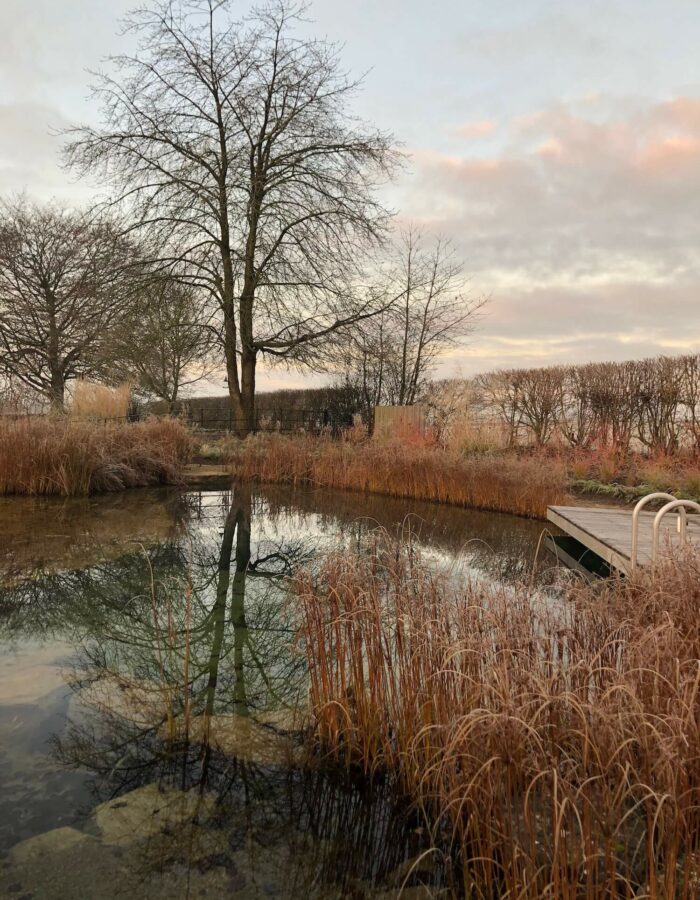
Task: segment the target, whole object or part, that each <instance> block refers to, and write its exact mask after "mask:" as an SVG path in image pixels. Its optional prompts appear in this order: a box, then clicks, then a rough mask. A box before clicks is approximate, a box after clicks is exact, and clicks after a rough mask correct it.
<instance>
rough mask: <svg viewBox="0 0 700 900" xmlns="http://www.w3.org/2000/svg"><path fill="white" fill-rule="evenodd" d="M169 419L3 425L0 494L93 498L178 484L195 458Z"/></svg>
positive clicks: (49, 418) (186, 435)
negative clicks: (94, 494)
mask: <svg viewBox="0 0 700 900" xmlns="http://www.w3.org/2000/svg"><path fill="white" fill-rule="evenodd" d="M191 449H192V448H191V438H190V435H189V433H188V431H187V429H186V428H185V427H184V426H183V425H181V424H180V423H179V422H176V421H174V420H171V419H162V420H161V419H149V420H146V421H145V422H140V423H134V424H128V423H120V424H114V423H108V424H102V425H99V424H90V423H88V422H81V421H77V420H73V419H70V418H63V417H53V416H47V417H33V418H23V419H18V420H14V421H10V422H5V423H2V424H0V494H61V495H63V496H69V495H74V494H92V493H99V492H101V491H120V490H123V489H124V488H128V487H142V486H145V485H149V484H176V483H179V482H180V481H181V480H182V469H183V466H184V464H185V463H186V462H187V461H188V460H189V458H190V454H191Z"/></svg>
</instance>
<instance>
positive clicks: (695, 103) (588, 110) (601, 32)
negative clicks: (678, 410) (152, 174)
mask: <svg viewBox="0 0 700 900" xmlns="http://www.w3.org/2000/svg"><path fill="white" fill-rule="evenodd" d="M133 5H134V0H110V2H109V3H107V2H102V0H61V2H60V3H56V2H55V0H33V2H32V3H27V2H26V0H2V2H1V3H0V194H7V193H10V192H14V191H20V190H26V191H27V192H28V193H29V194H30V195H32V196H35V197H37V199H48V198H50V197H57V198H59V199H62V200H65V201H67V202H69V203H79V202H83V201H85V200H88V199H89V197H90V196H91V193H92V191H93V190H94V188H93V186H91V185H90V184H88V183H79V184H78V183H75V182H74V181H72V180H71V178H69V177H68V176H67V174H66V173H65V172H64V171H63V170H62V169H61V166H60V138H59V137H57V136H56V135H55V131H56V129H58V128H61V127H62V126H65V125H67V124H70V123H73V122H85V121H90V122H95V121H97V108H96V106H95V104H94V103H93V102H91V100H90V97H89V85H90V81H91V78H90V75H89V73H88V72H87V71H86V70H88V69H95V68H97V67H99V66H100V64H101V61H102V60H103V59H104V58H105V57H107V56H109V55H110V54H113V53H118V52H120V51H121V50H123V49H125V48H126V45H125V43H124V41H125V39H124V38H123V37H120V35H119V21H118V20H119V17H120V16H121V15H122V14H123V13H125V12H126V11H128V10H129V9H130V8H131V7H132V6H133ZM241 8H242V4H241ZM234 9H235V3H234ZM309 16H310V17H311V18H313V20H314V22H313V24H312V25H310V26H308V27H309V28H310V29H311V30H313V31H314V32H315V33H316V34H320V35H324V36H327V37H328V38H329V39H331V40H334V41H340V42H342V43H343V45H344V46H343V50H342V60H343V63H344V65H345V66H346V67H347V68H348V69H349V70H350V71H352V72H353V73H357V74H359V73H366V74H365V79H364V86H363V89H362V91H361V93H360V94H359V95H358V97H357V100H356V111H357V112H358V114H359V115H360V116H362V117H363V118H365V119H367V120H369V121H371V122H373V123H374V124H376V125H378V126H380V127H382V128H383V129H388V130H390V131H391V132H393V133H394V134H395V136H396V138H397V141H399V142H400V143H401V147H402V150H403V151H404V152H405V154H406V157H407V159H406V166H405V168H404V170H403V172H402V173H401V175H400V176H399V178H398V180H397V182H396V183H395V184H394V185H393V186H392V187H391V188H390V189H389V190H388V193H387V197H386V199H387V202H388V203H389V204H390V205H391V206H392V207H393V208H394V209H395V210H396V211H397V220H398V223H399V224H408V223H412V224H413V225H417V226H419V227H421V228H423V229H424V230H425V231H426V232H427V233H428V234H430V235H432V234H435V235H441V236H444V237H448V238H450V239H451V240H452V241H453V242H454V244H455V247H456V248H457V250H458V252H459V255H460V257H461V258H462V259H463V261H464V269H465V272H466V273H467V274H468V276H469V280H470V289H471V291H472V293H473V294H475V295H487V296H488V297H489V298H490V300H489V303H488V305H487V311H486V314H485V316H484V318H483V320H482V322H481V324H480V326H479V329H478V330H477V331H476V333H475V334H473V335H472V337H471V338H470V339H469V341H468V343H467V344H466V345H465V346H463V347H460V348H459V349H458V350H456V351H455V352H454V353H452V354H451V355H450V356H449V357H448V358H446V359H444V360H443V362H442V363H441V366H440V370H439V373H438V374H439V375H442V376H453V375H465V376H468V375H470V374H473V373H476V372H479V371H486V370H488V369H493V368H500V367H505V366H507V367H511V366H531V365H546V364H549V363H575V362H585V361H589V360H603V359H633V358H639V357H642V356H649V355H655V354H659V353H665V354H676V353H683V352H686V351H698V350H700V62H699V57H698V47H700V0H635V2H631V0H586V2H585V3H581V2H580V0H441V2H440V3H428V2H425V0H423V2H418V0H402V2H399V0H380V2H378V0H353V2H347V0H314V2H312V3H311V4H310V10H309ZM302 381H303V378H302V376H300V375H299V374H298V373H284V372H280V371H275V372H272V373H270V374H267V375H263V377H262V378H261V385H262V386H263V387H283V386H287V387H294V386H299V385H300V384H301V383H302Z"/></svg>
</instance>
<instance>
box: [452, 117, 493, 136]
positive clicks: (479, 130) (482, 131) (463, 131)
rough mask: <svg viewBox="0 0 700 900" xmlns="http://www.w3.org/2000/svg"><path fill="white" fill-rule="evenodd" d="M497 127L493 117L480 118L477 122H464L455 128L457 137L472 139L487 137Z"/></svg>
mask: <svg viewBox="0 0 700 900" xmlns="http://www.w3.org/2000/svg"><path fill="white" fill-rule="evenodd" d="M497 127H498V123H497V122H496V121H494V120H493V119H481V120H480V121H478V122H466V123H465V124H464V125H460V127H459V128H458V129H457V132H456V133H457V134H458V135H459V137H463V138H467V139H468V140H473V139H474V138H482V137H487V136H488V135H489V134H493V132H494V131H495V130H496V128H497Z"/></svg>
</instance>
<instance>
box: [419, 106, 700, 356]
mask: <svg viewBox="0 0 700 900" xmlns="http://www.w3.org/2000/svg"><path fill="white" fill-rule="evenodd" d="M414 168H415V171H414V173H413V178H412V180H411V183H410V184H406V185H405V187H404V195H403V197H402V207H403V212H404V217H405V218H410V217H411V216H413V217H415V218H417V219H418V220H419V221H422V222H423V223H424V225H425V227H427V228H428V229H429V230H431V231H434V232H436V233H442V234H447V235H449V236H450V237H451V238H452V239H453V240H454V241H455V242H456V243H457V244H458V245H459V246H460V248H461V251H462V253H463V256H464V259H465V261H466V269H467V271H468V272H469V273H470V275H471V282H472V285H473V286H474V289H475V290H477V291H482V292H484V293H488V292H491V293H492V294H493V298H494V299H493V302H492V304H491V315H490V316H489V317H488V318H487V320H486V322H485V324H484V325H483V327H482V329H481V330H480V334H481V335H482V336H483V340H484V341H485V342H486V343H487V345H488V346H489V347H490V348H491V351H493V352H489V353H486V354H484V355H483V358H482V359H481V360H480V362H481V363H485V362H486V361H487V359H488V360H494V359H496V358H498V357H499V356H501V355H502V357H503V358H504V359H508V360H509V362H510V363H511V364H512V363H516V362H517V361H518V360H520V361H524V360H526V359H527V360H533V359H537V360H541V361H546V360H549V359H551V360H553V361H554V360H556V361H565V360H569V361H571V360H573V359H576V360H578V361H581V360H586V359H593V358H601V355H600V354H601V352H602V353H604V357H603V358H606V357H611V358H630V357H631V356H632V355H634V354H635V353H645V354H649V353H655V352H669V348H671V347H674V346H675V347H679V348H680V347H682V348H684V349H692V348H694V347H695V348H698V349H700V317H699V316H698V308H699V302H700V216H698V214H697V197H698V196H700V98H697V97H693V96H679V97H674V98H672V99H669V100H667V101H664V102H659V103H646V104H644V103H642V102H640V101H638V100H635V101H629V102H628V103H622V102H621V101H620V100H619V99H612V98H603V97H592V98H588V99H586V100H585V101H583V100H581V101H572V102H571V103H569V104H565V103H558V104H556V105H553V106H552V107H550V108H547V109H543V110H541V111H539V112H536V113H533V114H530V115H528V116H526V117H518V118H513V119H512V120H511V121H510V123H509V126H508V129H507V140H506V143H504V145H503V147H502V149H501V150H500V151H499V152H497V153H490V154H488V155H487V154H480V155H478V154H471V155H463V156H455V155H454V154H452V155H449V156H447V155H442V154H439V153H435V152H429V153H425V152H423V153H416V154H415V155H414ZM516 338H517V339H518V340H521V341H522V343H520V344H518V343H513V341H514V340H515V339H516ZM479 340H480V338H479V337H478V336H477V338H476V339H475V343H474V345H473V346H472V348H470V350H469V352H468V354H467V356H465V357H464V358H463V359H462V361H461V362H462V364H464V365H468V367H469V368H470V369H473V364H474V361H475V360H477V361H479V355H478V349H477V348H478V345H479ZM496 351H497V352H496Z"/></svg>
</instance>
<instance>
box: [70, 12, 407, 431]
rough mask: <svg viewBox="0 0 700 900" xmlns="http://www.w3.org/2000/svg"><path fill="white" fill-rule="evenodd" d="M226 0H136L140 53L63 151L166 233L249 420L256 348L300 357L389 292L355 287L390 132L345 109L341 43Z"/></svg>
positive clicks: (290, 16)
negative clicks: (206, 296) (214, 322)
mask: <svg viewBox="0 0 700 900" xmlns="http://www.w3.org/2000/svg"><path fill="white" fill-rule="evenodd" d="M230 7H231V5H230V3H229V2H228V0H218V2H216V0H193V2H190V3H184V2H181V0H167V2H163V3H152V4H150V5H148V6H146V7H144V8H142V9H140V10H138V11H136V12H134V13H133V14H132V15H131V17H130V19H129V21H128V23H127V26H128V28H130V29H131V30H132V31H133V32H135V33H136V34H137V35H138V37H139V38H140V44H139V50H138V51H137V53H136V54H135V55H134V56H122V57H119V58H116V59H113V60H112V63H113V66H114V70H115V72H114V74H113V75H111V76H109V75H101V76H100V77H99V81H98V83H97V86H96V89H95V90H96V94H97V97H98V98H99V99H100V101H101V102H102V109H103V122H104V124H103V127H101V128H99V129H93V128H82V129H78V130H76V131H74V132H73V133H72V142H71V144H70V147H69V150H68V162H69V164H70V165H72V166H74V167H75V168H76V169H77V170H78V171H80V172H85V171H90V172H93V173H98V174H100V175H101V176H102V177H103V178H105V179H106V181H107V182H108V183H109V184H111V185H112V186H113V187H114V188H115V190H116V200H117V201H121V202H123V203H125V204H127V205H128V206H129V208H130V210H131V211H132V212H133V213H134V214H135V216H136V219H137V224H138V227H140V228H143V229H149V230H151V229H158V230H160V231H161V232H166V233H167V235H168V238H169V243H168V246H169V247H170V255H167V254H166V255H164V257H163V259H162V260H161V264H162V265H163V266H168V265H169V264H177V265H180V264H182V263H183V262H185V263H186V264H187V265H188V266H189V269H190V278H191V280H192V283H193V284H195V285H196V286H197V287H199V288H205V289H207V290H208V291H209V292H210V293H211V294H212V295H213V296H214V297H215V298H216V301H217V303H218V307H219V310H220V316H221V335H222V344H223V350H224V356H225V363H226V371H227V377H228V386H229V394H230V399H231V407H232V414H233V415H234V416H235V418H236V421H238V422H239V423H240V431H241V432H242V433H245V432H247V431H248V430H249V429H250V428H251V427H252V424H253V418H254V398H255V371H256V363H257V361H258V358H259V356H260V354H269V355H272V356H275V357H278V358H279V357H281V358H285V359H287V358H294V359H296V360H301V361H302V362H303V361H304V360H305V359H308V358H309V354H310V353H311V350H310V347H311V345H316V346H318V343H319V342H321V341H323V340H324V339H326V338H328V337H329V336H330V335H332V334H333V333H335V332H337V331H338V330H339V329H343V328H346V327H348V326H350V325H352V324H355V323H357V322H360V321H362V320H364V319H366V318H368V317H370V316H372V315H374V314H376V313H377V311H378V310H380V309H381V308H382V306H383V305H386V302H387V298H386V297H384V296H381V297H379V296H377V295H376V293H375V292H373V291H371V290H367V289H365V290H362V289H358V284H361V283H363V262H364V259H365V255H366V253H367V251H368V250H369V249H370V248H371V247H373V246H376V245H378V244H379V243H380V242H381V240H382V237H383V233H384V229H385V226H386V222H387V211H386V210H385V209H384V208H383V207H382V205H381V204H380V203H379V202H378V200H377V199H376V188H377V187H378V186H379V185H380V184H381V183H383V182H384V181H385V180H386V179H387V178H388V177H390V174H391V171H392V169H393V167H394V165H395V164H396V162H397V155H396V153H395V152H394V151H393V150H392V139H391V136H390V135H388V134H385V133H383V132H381V131H378V130H376V129H373V128H370V127H368V126H365V125H364V124H363V123H361V122H359V121H358V120H357V119H356V118H354V117H353V116H352V115H351V113H350V110H349V102H350V100H351V98H352V95H353V93H354V92H355V90H356V88H357V87H358V82H357V81H354V80H352V79H351V78H349V77H348V76H347V75H346V74H345V73H344V72H343V70H342V69H341V67H340V64H339V60H338V50H337V47H336V46H335V45H333V44H329V43H328V42H327V41H325V40H314V39H309V38H306V37H300V36H298V34H297V26H298V25H299V23H300V21H301V17H302V15H303V11H304V10H303V7H297V6H290V5H287V4H286V2H284V0H282V2H278V3H272V4H271V5H268V6H265V7H263V8H262V9H257V10H255V11H254V12H252V13H251V14H250V15H249V16H248V17H247V18H245V19H243V20H242V21H235V20H234V19H233V18H232V17H231V15H230Z"/></svg>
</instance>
